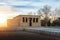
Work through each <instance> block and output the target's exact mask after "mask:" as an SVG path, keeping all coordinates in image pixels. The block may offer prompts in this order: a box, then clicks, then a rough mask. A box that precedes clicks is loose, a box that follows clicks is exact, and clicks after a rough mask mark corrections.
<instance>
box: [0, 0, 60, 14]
mask: <svg viewBox="0 0 60 40" xmlns="http://www.w3.org/2000/svg"><path fill="white" fill-rule="evenodd" d="M44 5H49V6H51V7H52V9H55V8H56V7H59V6H60V0H0V11H1V12H2V13H20V12H23V14H25V13H27V12H30V11H33V12H34V11H35V12H36V11H37V10H38V9H40V8H42V7H43V6H44Z"/></svg>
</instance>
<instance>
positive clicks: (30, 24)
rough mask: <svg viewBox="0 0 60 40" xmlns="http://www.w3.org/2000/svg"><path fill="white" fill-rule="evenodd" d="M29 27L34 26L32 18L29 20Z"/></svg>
mask: <svg viewBox="0 0 60 40" xmlns="http://www.w3.org/2000/svg"><path fill="white" fill-rule="evenodd" d="M29 26H32V18H29Z"/></svg>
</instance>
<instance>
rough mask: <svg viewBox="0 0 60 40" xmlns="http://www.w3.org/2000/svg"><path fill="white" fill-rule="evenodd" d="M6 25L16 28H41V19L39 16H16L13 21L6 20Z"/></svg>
mask: <svg viewBox="0 0 60 40" xmlns="http://www.w3.org/2000/svg"><path fill="white" fill-rule="evenodd" d="M7 25H8V26H18V27H20V26H21V27H31V26H32V27H35V26H41V19H40V16H39V15H18V16H16V17H14V18H13V19H8V20H7Z"/></svg>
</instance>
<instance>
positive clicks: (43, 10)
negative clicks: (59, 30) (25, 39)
mask: <svg viewBox="0 0 60 40" xmlns="http://www.w3.org/2000/svg"><path fill="white" fill-rule="evenodd" d="M50 8H51V7H50V6H47V5H45V6H44V7H43V8H42V9H41V10H42V12H43V13H44V14H45V21H46V26H47V22H48V19H49V17H48V14H49V12H50V11H51V10H50Z"/></svg>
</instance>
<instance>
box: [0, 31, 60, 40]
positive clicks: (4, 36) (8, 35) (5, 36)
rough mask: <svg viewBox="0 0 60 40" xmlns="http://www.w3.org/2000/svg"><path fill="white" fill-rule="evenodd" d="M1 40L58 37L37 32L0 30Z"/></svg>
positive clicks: (30, 39)
mask: <svg viewBox="0 0 60 40" xmlns="http://www.w3.org/2000/svg"><path fill="white" fill-rule="evenodd" d="M0 39H1V40H60V39H58V38H56V39H54V38H52V37H49V36H47V35H40V34H37V33H31V32H25V31H18V32H17V31H15V32H0Z"/></svg>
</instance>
